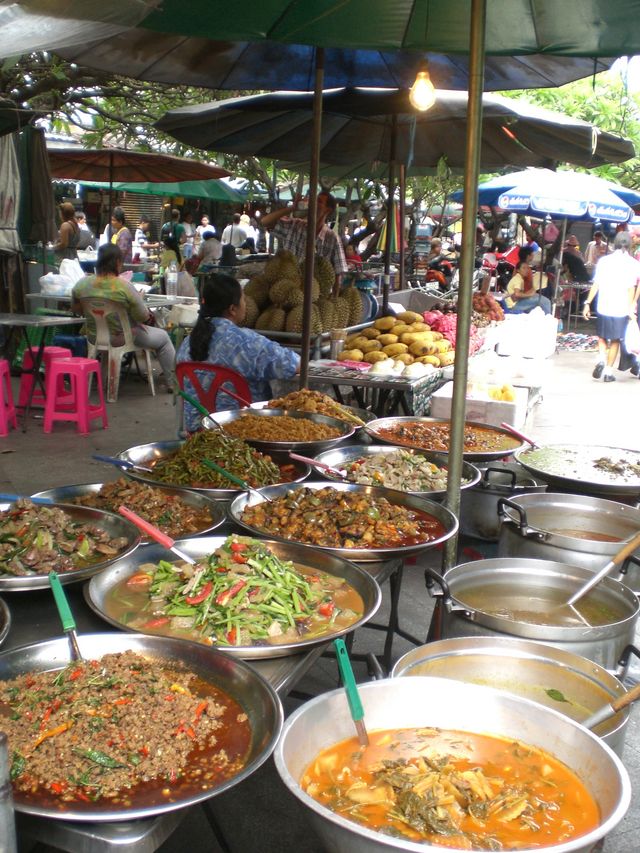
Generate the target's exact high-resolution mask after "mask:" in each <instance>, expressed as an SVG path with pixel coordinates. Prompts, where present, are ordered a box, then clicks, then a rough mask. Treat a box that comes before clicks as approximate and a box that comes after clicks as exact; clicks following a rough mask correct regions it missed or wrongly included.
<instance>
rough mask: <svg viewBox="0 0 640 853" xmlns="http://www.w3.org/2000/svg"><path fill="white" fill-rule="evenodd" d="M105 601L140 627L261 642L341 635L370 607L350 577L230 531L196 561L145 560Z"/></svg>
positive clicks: (229, 641)
mask: <svg viewBox="0 0 640 853" xmlns="http://www.w3.org/2000/svg"><path fill="white" fill-rule="evenodd" d="M106 607H107V611H108V613H109V615H110V616H113V617H114V618H116V619H117V620H118V621H119V622H120V623H122V624H125V625H126V626H127V627H129V628H134V629H136V630H141V631H150V632H158V633H161V634H169V635H172V636H181V637H188V638H189V639H197V640H199V641H201V642H205V643H210V644H215V645H223V646H256V645H271V644H282V643H292V642H297V641H302V640H305V639H311V638H315V637H317V636H321V635H323V634H331V633H337V632H338V631H340V630H343V629H344V628H345V627H348V626H349V625H351V624H353V623H354V622H356V621H357V620H358V619H359V618H360V617H361V616H362V613H363V608H364V605H363V602H362V598H361V597H360V596H359V595H358V593H357V592H356V591H355V590H354V589H353V587H351V586H350V585H349V584H348V583H347V582H346V581H345V580H344V579H343V578H340V577H336V576H334V575H330V574H327V573H326V572H321V571H318V570H315V569H311V568H309V567H304V566H297V565H294V564H293V563H292V562H289V561H283V560H281V559H280V558H279V557H277V556H276V555H275V554H274V553H272V552H271V551H270V550H269V548H267V547H266V546H265V545H264V544H262V543H261V542H258V541H256V540H254V539H250V538H247V537H242V536H231V537H229V538H228V539H227V540H226V542H225V544H224V545H223V546H222V547H221V548H219V549H218V550H217V551H216V552H215V553H213V554H211V555H210V556H209V557H207V558H206V559H204V560H202V561H201V562H199V563H198V564H197V565H195V566H192V565H189V564H186V563H169V562H167V561H165V560H161V561H160V562H159V563H158V564H157V565H156V564H145V565H143V566H141V567H140V570H139V571H138V572H136V573H135V574H134V575H131V576H130V577H129V578H128V579H127V580H125V581H122V582H120V584H118V585H116V586H115V587H114V589H113V590H112V591H111V594H110V597H109V598H108V599H107V602H106Z"/></svg>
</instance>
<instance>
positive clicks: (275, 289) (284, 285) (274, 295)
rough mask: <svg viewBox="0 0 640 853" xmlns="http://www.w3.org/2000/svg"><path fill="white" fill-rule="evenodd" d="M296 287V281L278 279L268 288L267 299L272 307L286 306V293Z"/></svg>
mask: <svg viewBox="0 0 640 853" xmlns="http://www.w3.org/2000/svg"><path fill="white" fill-rule="evenodd" d="M297 287H298V283H297V282H296V281H292V280H291V279H289V278H279V279H278V281H276V282H274V283H273V284H272V285H271V287H270V288H269V299H270V300H271V302H272V303H273V304H274V305H280V306H284V305H285V304H286V297H287V292H288V291H289V290H292V289H294V288H297Z"/></svg>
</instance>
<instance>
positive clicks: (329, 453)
mask: <svg viewBox="0 0 640 853" xmlns="http://www.w3.org/2000/svg"><path fill="white" fill-rule="evenodd" d="M398 450H403V451H404V452H405V453H410V454H412V455H414V456H422V457H423V459H426V460H427V462H431V463H432V464H433V465H437V466H438V468H447V469H448V467H449V457H448V456H447V454H445V453H430V452H429V451H428V450H414V449H413V448H411V447H403V446H402V445H399V444H398V445H383V446H381V445H379V444H378V445H375V444H373V445H372V444H369V445H356V444H350V445H348V446H347V447H336V448H334V449H333V450H325V452H324V453H319V454H318V455H317V456H316V457H315V459H316V462H322V463H324V464H325V465H331V467H332V468H337V469H338V470H340V469H341V468H344V466H345V465H348V464H349V463H350V462H354V461H355V460H356V459H362V458H363V457H367V456H378V455H382V456H387V455H390V454H391V453H395V452H396V451H398ZM315 470H316V472H317V473H318V474H320V476H322V477H325V478H326V479H327V480H332V481H333V482H334V483H342V482H344V478H342V477H337V476H336V475H335V474H331V473H330V472H329V471H326V470H325V469H324V468H320V467H319V466H318V467H317V468H316V469H315ZM481 476H482V474H481V472H480V470H479V469H478V468H476V467H475V465H471V463H470V462H463V463H462V481H461V483H460V489H461V490H463V489H470V488H471V487H472V486H475V485H476V483H478V482H479V480H480V477H481ZM407 493H408V494H412V495H418V496H419V497H421V498H427V499H429V500H433V501H442V500H444V498H445V497H446V494H447V490H446V489H433V490H431V491H430V492H413V491H410V490H409V489H407Z"/></svg>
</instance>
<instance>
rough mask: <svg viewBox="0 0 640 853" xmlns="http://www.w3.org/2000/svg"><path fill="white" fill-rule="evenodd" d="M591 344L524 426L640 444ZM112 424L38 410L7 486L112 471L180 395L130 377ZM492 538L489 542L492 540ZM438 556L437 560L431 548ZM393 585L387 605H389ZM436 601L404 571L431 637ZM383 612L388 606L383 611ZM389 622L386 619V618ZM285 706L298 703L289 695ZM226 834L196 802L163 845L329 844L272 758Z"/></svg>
mask: <svg viewBox="0 0 640 853" xmlns="http://www.w3.org/2000/svg"><path fill="white" fill-rule="evenodd" d="M594 362H595V355H594V354H593V353H583V352H561V353H559V354H557V355H556V356H554V357H553V358H552V359H551V360H550V362H549V367H550V370H549V375H548V379H547V381H546V383H545V385H544V389H543V398H542V400H541V402H540V403H539V405H537V406H536V408H535V409H534V411H533V413H532V415H531V416H530V417H529V419H528V421H527V425H526V430H527V431H528V432H529V433H530V434H532V435H533V436H534V437H535V438H536V439H537V440H538V441H541V442H551V441H556V442H557V441H575V442H585V443H588V442H589V443H599V444H610V445H614V446H619V447H629V448H635V449H640V437H639V435H638V430H637V421H638V412H639V411H640V381H638V379H636V378H634V377H632V376H631V375H630V374H628V373H627V374H618V381H617V382H613V383H609V384H606V385H605V384H604V383H602V381H600V382H597V381H595V380H593V379H592V378H591V370H592V368H593V364H594ZM108 412H109V428H108V429H106V430H101V429H97V428H96V429H95V430H94V431H93V432H92V433H91V434H90V435H88V436H84V437H83V436H78V435H77V434H76V432H75V431H74V429H73V427H71V426H69V425H66V424H62V425H56V427H55V429H54V432H53V433H52V434H51V435H44V433H43V429H42V421H41V420H38V419H37V418H31V419H30V420H29V424H28V431H27V432H26V433H23V432H22V431H17V432H15V431H14V432H11V433H10V435H9V436H7V437H6V438H2V439H0V491H2V492H15V493H23V494H30V493H31V492H34V491H37V490H40V489H44V488H48V487H53V486H58V485H63V484H67V483H78V482H101V481H104V480H107V479H114V478H115V476H117V473H116V471H115V469H114V470H113V471H112V470H111V469H110V468H109V467H107V466H105V465H103V464H101V463H97V462H95V461H93V460H92V459H91V454H92V453H102V454H115V453H117V452H118V451H120V450H122V449H124V448H126V447H129V446H132V445H135V444H142V443H146V442H150V441H155V440H160V439H168V438H173V437H175V435H176V416H175V408H174V405H173V399H172V397H171V396H169V395H166V394H162V395H158V396H157V397H155V398H152V397H151V396H150V394H149V391H148V386H147V385H146V383H144V382H142V381H140V380H137V379H135V378H130V379H128V380H127V381H125V382H124V383H123V384H122V385H121V387H120V398H119V400H118V402H117V403H115V404H111V405H109V407H108ZM489 547H491V546H489ZM429 559H430V560H431V561H432V564H433V560H434V559H435V558H434V557H432V556H430V557H429ZM388 592H389V591H388V584H386V585H385V589H384V596H385V601H384V605H383V607H384V608H388ZM431 610H432V604H431V601H430V599H429V597H428V595H427V592H426V590H425V587H424V579H423V572H422V571H421V569H420V565H418V566H416V567H415V568H411V567H409V568H408V569H407V570H406V571H405V580H404V583H403V590H402V597H401V613H402V622H403V627H404V628H405V629H406V630H408V631H410V632H411V633H412V634H414V635H416V636H417V637H419V638H424V637H426V633H427V629H428V625H429V621H430V617H431ZM382 615H384V611H383V614H382ZM378 621H382V620H378ZM354 648H355V650H356V651H375V652H380V651H381V650H382V636H381V635H380V634H379V633H377V632H374V631H372V630H368V629H366V628H365V629H362V630H361V631H360V632H358V636H357V638H356V643H355V647H354ZM410 648H411V646H410V644H409V643H407V642H406V641H404V640H401V639H399V640H397V641H396V643H395V645H394V659H397V658H398V657H399V656H400V655H401V654H403V653H404V652H405V651H408V650H409V649H410ZM356 675H357V678H358V680H365V679H366V678H367V673H366V669H365V667H364V665H362V664H356ZM335 686H336V670H335V664H334V663H333V661H330V660H325V659H321V660H320V661H319V662H318V663H317V664H316V665H315V666H314V667H313V669H312V670H311V671H310V673H309V674H308V676H306V677H305V679H304V680H303V682H302V683H301V684H300V685H299V686H298V689H299V690H300V691H301V692H304V693H307V694H313V693H318V692H322V691H325V690H328V689H333V688H334V687H335ZM285 704H286V710H287V711H291V710H292V709H293V708H294V707H297V705H298V704H299V701H298V700H295V699H292V698H289V699H287V701H286V703H285ZM637 715H638V712H637V711H635V712H634V714H633V715H632V720H631V724H630V727H629V730H628V733H627V739H626V747H625V763H626V765H627V767H628V769H629V772H630V774H631V778H632V784H633V785H634V789H635V793H634V799H633V802H632V807H631V809H630V811H629V812H628V814H627V816H626V818H625V819H624V821H623V822H622V823H621V825H620V826H619V828H618V829H617V830H616V831H615V832H614V833H612V834H611V835H610V836H609V838H608V839H607V841H606V843H605V847H604V848H603V849H604V850H606V851H607V853H632V851H633V853H635V851H637V850H638V849H639V844H638V831H639V830H640V798H639V794H638V793H637V792H638V791H640V745H639V743H638V738H637V734H638V722H637ZM211 803H212V810H213V813H214V815H215V821H216V824H217V826H218V827H219V829H220V830H221V832H222V836H223V837H222V838H218V839H216V836H215V835H214V833H213V832H212V829H211V826H210V824H209V822H208V820H207V817H206V814H205V812H204V810H203V809H201V808H196V809H192V810H191V811H189V812H188V813H187V814H186V815H185V818H184V820H183V822H182V824H181V826H180V827H179V829H178V830H176V831H175V832H174V834H173V835H172V836H171V837H170V838H169V839H168V840H167V841H166V842H165V843H164V844H163V845H162V847H161V848H160V850H161V851H162V853H178V851H184V850H189V851H190V853H200V851H202V853H204V851H207V853H216V851H224V850H230V851H233V853H276V851H277V853H282V851H296V853H320V851H321V850H322V849H323V848H322V847H321V845H320V843H319V842H318V840H317V839H316V837H315V836H314V834H313V831H312V830H311V829H310V828H309V827H308V826H307V824H306V823H305V816H304V814H303V812H302V809H301V807H300V806H299V805H298V802H297V800H295V799H294V798H293V797H292V796H291V795H289V794H288V792H287V791H286V790H285V789H284V788H283V786H282V785H281V783H280V781H279V778H278V776H277V774H276V772H275V769H274V767H273V764H272V762H267V764H266V765H265V766H264V767H263V768H262V769H261V770H260V771H258V772H257V773H256V774H254V776H252V777H250V778H249V779H248V780H246V781H245V782H244V783H242V784H241V785H238V786H237V787H236V788H234V789H232V790H231V791H229V792H228V793H226V794H223V795H221V796H220V797H218V798H215V799H214V800H212V801H211ZM22 849H23V850H25V851H26V850H34V851H42V853H44V851H46V850H50V849H51V848H49V847H46V846H45V845H43V844H37V845H35V846H33V845H29V844H23V845H22Z"/></svg>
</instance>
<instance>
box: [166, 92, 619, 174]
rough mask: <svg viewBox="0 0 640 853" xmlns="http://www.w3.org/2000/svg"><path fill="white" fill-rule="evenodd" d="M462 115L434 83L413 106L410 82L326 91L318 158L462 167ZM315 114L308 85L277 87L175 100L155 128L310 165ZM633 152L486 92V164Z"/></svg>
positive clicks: (589, 128)
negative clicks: (425, 99) (420, 106)
mask: <svg viewBox="0 0 640 853" xmlns="http://www.w3.org/2000/svg"><path fill="white" fill-rule="evenodd" d="M392 117H395V118H396V119H397V122H393V121H392ZM467 120H468V99H467V95H466V93H463V92H454V91H443V90H439V91H437V96H436V102H435V104H434V106H433V107H432V108H431V109H430V110H428V111H427V112H425V113H416V111H415V109H414V108H413V107H412V106H411V104H410V102H409V97H408V92H407V90H398V89H366V88H344V89H337V90H333V91H326V92H324V95H323V121H322V136H321V142H320V162H321V163H322V164H331V165H337V166H343V167H350V170H351V171H352V172H353V173H356V172H357V173H360V174H363V173H364V174H366V170H367V168H368V167H370V165H371V164H373V163H379V162H383V163H388V162H389V161H390V160H391V159H395V161H396V162H398V163H404V164H405V165H406V166H408V167H412V168H414V169H420V168H426V169H433V168H436V167H437V166H438V164H439V163H440V161H441V160H442V158H445V160H446V162H447V164H448V165H449V166H450V167H451V168H454V169H462V168H463V167H464V162H465V129H466V125H467ZM312 123H313V94H312V93H306V92H305V93H295V92H293V93H292V92H278V93H274V94H266V95H255V96H251V97H244V98H230V99H228V100H224V101H212V102H210V103H207V104H201V105H196V106H188V107H181V108H179V109H175V110H171V111H170V112H168V113H166V114H165V115H164V116H163V117H162V118H161V119H160V120H159V121H158V122H156V127H158V128H159V129H160V130H163V131H165V132H167V133H169V134H171V135H172V136H173V137H175V138H176V139H178V140H179V141H180V142H182V143H184V144H186V145H189V146H192V147H195V148H204V149H206V150H208V151H221V152H225V153H229V154H236V155H241V156H247V155H252V156H257V157H266V158H270V159H273V160H279V161H286V162H288V163H295V164H297V165H298V166H301V167H303V168H305V169H306V168H307V164H308V154H309V139H310V137H311V133H312ZM396 124H397V133H396V138H395V157H393V158H392V148H393V146H394V139H393V136H394V132H395V131H394V129H393V128H394V127H395V126H396ZM634 154H635V151H634V148H633V145H632V143H631V142H630V141H629V140H627V139H622V138H621V137H618V136H616V135H615V134H612V133H605V132H602V131H599V130H598V129H597V128H595V127H594V126H593V125H591V124H589V123H588V122H584V121H581V120H579V119H575V118H571V117H569V116H565V115H563V114H561V113H556V112H551V111H550V110H545V109H542V108H540V107H536V106H533V105H531V104H527V103H526V102H525V101H522V100H516V99H512V98H504V97H500V96H497V95H485V96H484V97H483V118H482V149H481V163H482V167H483V168H484V169H485V170H496V169H502V168H504V167H505V166H524V165H532V166H549V165H554V164H555V163H556V162H557V161H565V162H570V163H572V164H574V165H581V166H598V165H603V164H605V163H611V162H616V163H617V162H622V161H624V160H628V159H629V158H631V157H633V156H634Z"/></svg>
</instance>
